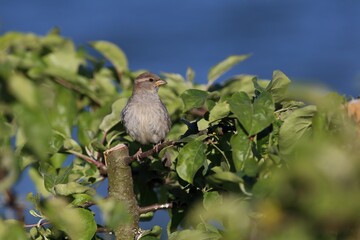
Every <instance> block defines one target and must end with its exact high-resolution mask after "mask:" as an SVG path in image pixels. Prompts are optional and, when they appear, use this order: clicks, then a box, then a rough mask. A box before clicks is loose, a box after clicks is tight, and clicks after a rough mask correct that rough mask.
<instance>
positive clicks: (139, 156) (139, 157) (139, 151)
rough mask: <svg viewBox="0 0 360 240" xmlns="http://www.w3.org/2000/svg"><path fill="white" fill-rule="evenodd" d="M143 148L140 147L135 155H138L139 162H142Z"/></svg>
mask: <svg viewBox="0 0 360 240" xmlns="http://www.w3.org/2000/svg"><path fill="white" fill-rule="evenodd" d="M142 152H143V151H142V149H141V148H139V150H138V151H137V152H136V153H135V154H134V156H135V157H136V160H137V161H138V162H141V154H142Z"/></svg>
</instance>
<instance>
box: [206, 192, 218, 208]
mask: <svg viewBox="0 0 360 240" xmlns="http://www.w3.org/2000/svg"><path fill="white" fill-rule="evenodd" d="M221 199H222V198H221V195H220V194H219V193H218V192H216V191H212V192H205V193H204V199H203V205H204V208H205V209H206V210H208V211H211V209H210V208H209V207H210V206H211V204H212V203H213V202H214V201H216V202H218V203H221Z"/></svg>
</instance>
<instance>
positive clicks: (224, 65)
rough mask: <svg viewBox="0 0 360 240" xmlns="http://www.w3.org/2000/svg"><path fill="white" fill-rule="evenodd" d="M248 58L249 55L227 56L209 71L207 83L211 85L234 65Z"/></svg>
mask: <svg viewBox="0 0 360 240" xmlns="http://www.w3.org/2000/svg"><path fill="white" fill-rule="evenodd" d="M248 57H250V54H247V55H233V56H229V57H228V58H226V59H225V60H223V61H222V62H220V63H218V64H216V65H215V66H213V67H212V68H211V69H210V71H209V74H208V83H209V84H212V83H213V82H214V81H215V80H216V79H218V78H219V77H220V76H221V75H223V74H224V73H225V72H227V71H228V70H229V69H230V68H232V67H233V66H234V65H236V64H238V63H239V62H242V61H244V60H245V59H247V58H248Z"/></svg>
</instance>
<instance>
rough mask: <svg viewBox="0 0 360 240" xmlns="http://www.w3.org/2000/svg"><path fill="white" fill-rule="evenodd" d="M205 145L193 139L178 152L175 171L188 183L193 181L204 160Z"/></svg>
mask: <svg viewBox="0 0 360 240" xmlns="http://www.w3.org/2000/svg"><path fill="white" fill-rule="evenodd" d="M205 150H206V145H205V144H204V143H203V141H201V140H198V139H195V140H193V141H191V142H189V143H187V144H186V145H185V146H184V147H183V148H182V149H181V150H180V152H179V156H178V161H177V164H176V172H177V173H178V174H179V176H180V177H181V178H182V179H184V180H185V181H187V182H189V183H193V179H194V176H195V174H196V172H197V171H198V170H199V169H200V167H201V166H202V165H203V164H204V162H205V161H206V155H205Z"/></svg>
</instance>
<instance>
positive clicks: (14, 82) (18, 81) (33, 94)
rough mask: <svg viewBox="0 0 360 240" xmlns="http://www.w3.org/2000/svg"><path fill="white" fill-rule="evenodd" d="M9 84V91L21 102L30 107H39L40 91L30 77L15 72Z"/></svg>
mask: <svg viewBox="0 0 360 240" xmlns="http://www.w3.org/2000/svg"><path fill="white" fill-rule="evenodd" d="M8 85H9V91H10V92H11V93H12V94H13V95H14V97H16V98H17V99H18V100H19V102H21V103H22V104H24V105H26V106H27V107H29V108H35V107H37V104H38V92H37V90H36V87H35V85H34V84H33V82H32V81H30V79H28V78H26V77H25V76H23V75H22V74H18V73H17V74H13V75H11V77H10V79H9V80H8ZM25 93H26V94H25Z"/></svg>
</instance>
